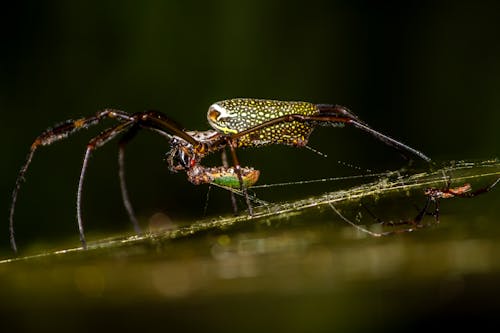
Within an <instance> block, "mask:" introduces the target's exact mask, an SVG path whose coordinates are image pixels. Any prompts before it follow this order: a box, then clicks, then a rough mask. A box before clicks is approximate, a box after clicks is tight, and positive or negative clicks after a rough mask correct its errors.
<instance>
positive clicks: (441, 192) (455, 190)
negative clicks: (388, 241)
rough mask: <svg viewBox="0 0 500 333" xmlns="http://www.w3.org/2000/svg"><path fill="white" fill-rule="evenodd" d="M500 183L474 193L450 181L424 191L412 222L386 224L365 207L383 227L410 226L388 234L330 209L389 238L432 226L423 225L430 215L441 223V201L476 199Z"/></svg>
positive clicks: (435, 221) (466, 186)
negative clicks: (420, 204) (440, 186)
mask: <svg viewBox="0 0 500 333" xmlns="http://www.w3.org/2000/svg"><path fill="white" fill-rule="evenodd" d="M499 182H500V178H497V179H496V180H495V181H494V182H493V183H491V184H490V185H488V186H485V187H482V188H479V189H477V190H474V191H472V187H471V185H470V184H469V183H466V184H463V185H461V186H458V187H451V182H449V181H448V183H447V184H446V187H444V188H434V187H429V188H426V189H425V190H424V193H423V194H424V195H425V197H426V199H427V200H426V202H425V204H424V206H423V208H422V209H421V210H420V211H419V212H418V214H417V215H416V216H415V217H414V218H413V219H412V220H403V221H398V222H393V221H391V222H386V221H383V220H381V219H380V218H378V217H377V216H375V214H373V213H372V212H371V211H370V210H369V209H368V208H367V207H366V206H363V207H364V208H365V209H366V211H367V212H368V214H369V215H370V216H371V217H372V218H373V219H374V220H375V221H377V222H378V223H379V224H381V225H391V226H401V225H408V226H409V227H408V228H404V229H396V230H391V231H386V232H373V231H370V230H368V229H365V228H363V227H361V226H359V225H357V224H356V223H354V222H352V221H350V220H349V219H347V218H346V217H345V216H343V215H342V214H341V213H340V212H339V211H338V210H337V209H336V208H335V207H334V206H333V205H332V204H331V203H330V207H331V208H332V209H333V211H334V212H335V213H336V214H337V215H339V217H340V218H341V219H342V220H344V221H346V222H347V223H349V224H350V225H352V226H354V227H355V228H357V229H358V230H360V231H362V232H364V233H367V234H370V235H372V236H375V237H381V236H389V235H393V234H401V233H406V232H413V231H415V230H417V229H421V228H425V227H429V226H431V225H432V224H433V223H427V224H424V223H422V221H423V219H424V217H425V216H427V215H430V216H433V217H434V224H438V223H439V218H440V215H439V214H440V210H439V202H440V200H441V199H450V198H474V197H476V196H478V195H480V194H484V193H487V192H489V191H491V190H492V189H493V188H494V187H495V186H496V185H497V184H498V183H499ZM431 204H432V205H433V206H434V210H433V211H429V208H430V206H431Z"/></svg>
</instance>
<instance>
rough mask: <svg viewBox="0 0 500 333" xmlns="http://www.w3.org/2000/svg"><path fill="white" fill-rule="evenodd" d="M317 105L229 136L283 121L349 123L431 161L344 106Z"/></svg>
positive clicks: (404, 151)
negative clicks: (312, 110)
mask: <svg viewBox="0 0 500 333" xmlns="http://www.w3.org/2000/svg"><path fill="white" fill-rule="evenodd" d="M317 107H318V113H317V114H314V115H303V114H289V115H284V116H281V117H277V118H274V119H271V120H269V121H265V122H262V123H261V124H259V125H256V126H253V127H251V128H248V129H246V130H244V131H240V132H238V133H236V134H232V135H231V137H232V138H233V139H238V138H241V137H243V136H245V135H248V134H252V133H255V132H257V131H260V130H262V129H265V128H268V127H271V126H274V125H277V124H280V123H283V122H293V121H296V122H299V123H305V124H310V125H311V126H316V125H323V126H332V125H343V124H350V125H352V126H354V127H356V128H358V129H361V130H363V131H365V132H367V133H369V134H371V135H372V136H374V137H375V138H377V139H378V140H380V141H382V142H384V143H385V144H387V145H389V146H392V147H393V148H395V149H397V150H399V151H400V152H402V153H403V154H405V155H406V154H411V155H415V156H418V157H419V158H421V159H423V160H424V161H426V162H431V159H430V158H429V157H427V156H426V155H424V154H423V153H422V152H420V151H418V150H416V149H414V148H411V147H410V146H408V145H406V144H404V143H402V142H399V141H397V140H395V139H393V138H391V137H388V136H387V135H385V134H382V133H380V132H378V131H376V130H374V129H372V128H371V127H369V126H368V125H366V124H365V123H364V122H362V121H360V120H359V118H357V117H356V116H355V115H353V114H352V113H350V112H349V111H347V109H346V108H344V107H340V106H336V105H321V104H320V105H317ZM303 141H304V142H302V145H305V144H307V139H305V138H304V140H303Z"/></svg>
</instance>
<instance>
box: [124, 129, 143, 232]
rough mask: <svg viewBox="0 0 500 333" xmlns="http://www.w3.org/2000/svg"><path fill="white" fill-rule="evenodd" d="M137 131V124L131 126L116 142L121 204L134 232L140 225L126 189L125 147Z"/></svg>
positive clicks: (137, 230)
mask: <svg viewBox="0 0 500 333" xmlns="http://www.w3.org/2000/svg"><path fill="white" fill-rule="evenodd" d="M138 131H139V127H138V126H137V125H134V126H132V127H131V128H130V129H129V130H128V131H127V132H126V133H125V134H124V135H123V137H122V138H121V139H120V141H119V142H118V175H119V177H120V190H121V193H122V199H123V205H124V206H125V209H126V210H127V214H128V217H129V219H130V221H131V222H132V224H133V226H134V230H135V232H136V233H137V234H141V233H142V231H141V227H140V226H139V222H138V221H137V217H136V215H135V212H134V208H133V207H132V202H131V201H130V197H129V195H128V191H127V183H126V181H125V147H126V145H127V144H128V143H129V142H130V140H132V139H133V138H134V137H135V135H136V134H137V132H138Z"/></svg>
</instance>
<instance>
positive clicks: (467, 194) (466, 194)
mask: <svg viewBox="0 0 500 333" xmlns="http://www.w3.org/2000/svg"><path fill="white" fill-rule="evenodd" d="M499 182H500V178H497V180H495V181H494V182H493V183H492V184H490V185H488V186H486V187H483V188H480V189H478V190H475V191H473V192H463V193H454V195H455V196H456V197H461V198H473V197H475V196H477V195H480V194H483V193H487V192H489V191H491V190H492V189H493V187H495V186H496V185H497V184H498V183H499Z"/></svg>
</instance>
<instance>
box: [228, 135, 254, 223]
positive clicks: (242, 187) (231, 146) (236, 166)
mask: <svg viewBox="0 0 500 333" xmlns="http://www.w3.org/2000/svg"><path fill="white" fill-rule="evenodd" d="M228 140H229V141H228V144H229V149H230V151H231V156H232V158H233V164H234V170H235V172H236V175H237V176H238V180H239V182H240V190H241V191H242V192H243V195H244V196H245V201H246V204H247V207H248V213H249V214H250V215H253V208H252V203H251V202H250V198H249V196H248V191H247V188H246V186H245V185H244V184H243V177H242V176H241V165H240V162H239V160H238V156H237V155H236V148H235V146H236V142H235V141H234V140H230V139H228Z"/></svg>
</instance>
